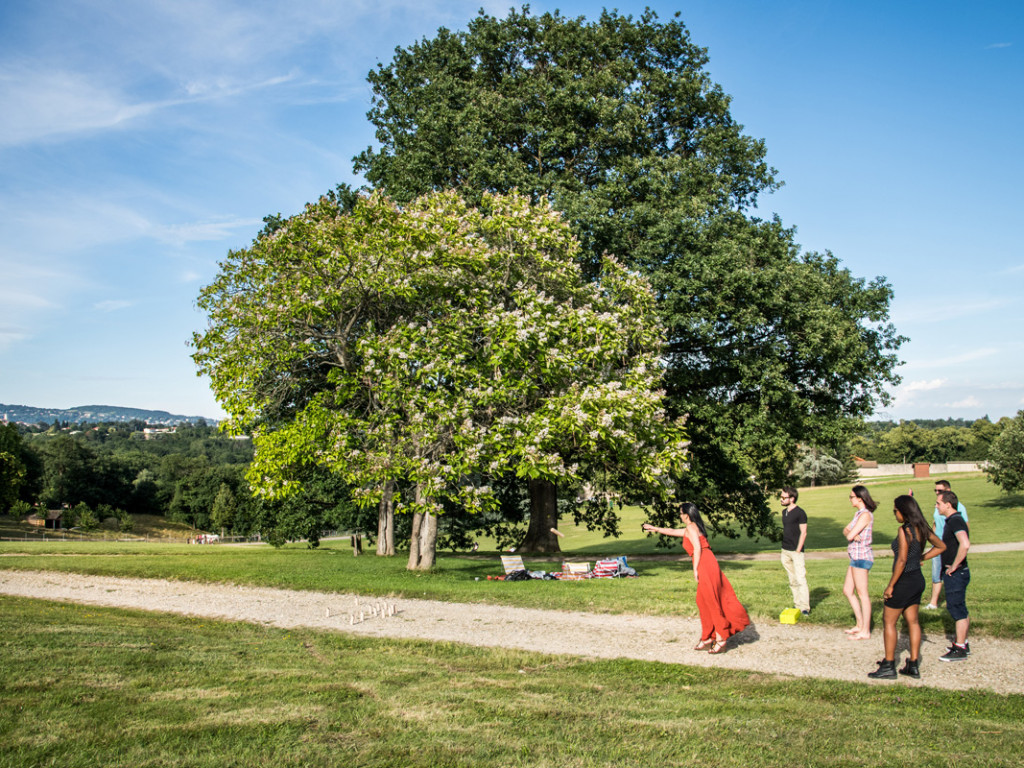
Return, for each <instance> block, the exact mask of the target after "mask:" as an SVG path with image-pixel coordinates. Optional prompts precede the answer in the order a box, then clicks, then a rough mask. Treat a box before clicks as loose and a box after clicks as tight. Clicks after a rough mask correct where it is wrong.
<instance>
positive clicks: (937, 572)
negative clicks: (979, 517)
mask: <svg viewBox="0 0 1024 768" xmlns="http://www.w3.org/2000/svg"><path fill="white" fill-rule="evenodd" d="M951 490H953V489H952V488H950V487H949V481H948V480H936V481H935V499H936V501H938V498H939V494H940V493H942V492H943V491H951ZM956 508H957V511H958V512H959V513H960V514H961V515H963V516H964V522H968V520H967V509H966V508H965V507H964V505H963V504H961V503H960V502H957V505H956ZM932 519H933V520H934V521H935V535H936V536H938V537H939V538H940V539H941V538H942V530H943V528H945V526H946V518H944V517H943V516H942V515H940V514H939V506H938V504H937V503H936V505H935V511H934V512H933V513H932ZM940 594H942V562H941V560H940V559H939V558H937V557H935V558H932V599H931V600H929V601H928V605H926V606H925V607H924V609H925V610H926V611H934V610H937V609H938V607H939V595H940Z"/></svg>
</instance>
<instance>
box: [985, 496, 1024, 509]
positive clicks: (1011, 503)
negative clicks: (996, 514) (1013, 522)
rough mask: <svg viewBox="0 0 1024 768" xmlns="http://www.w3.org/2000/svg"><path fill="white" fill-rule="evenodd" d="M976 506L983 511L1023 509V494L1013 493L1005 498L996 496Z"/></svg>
mask: <svg viewBox="0 0 1024 768" xmlns="http://www.w3.org/2000/svg"><path fill="white" fill-rule="evenodd" d="M977 506H979V507H982V508H984V509H1013V508H1018V509H1019V508H1021V507H1024V494H1022V493H1014V494H1010V495H1006V496H998V497H996V498H994V499H989V500H988V501H983V502H981V503H979V504H977Z"/></svg>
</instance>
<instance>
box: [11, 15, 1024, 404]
mask: <svg viewBox="0 0 1024 768" xmlns="http://www.w3.org/2000/svg"><path fill="white" fill-rule="evenodd" d="M511 5H512V4H511V3H509V2H481V0H472V1H470V2H461V1H460V0H448V1H444V2H430V0H415V1H411V0H374V2H368V1H367V0H346V1H341V0H339V1H337V2H332V1H330V0H291V2H287V3H281V2H264V1H263V0H250V1H248V2H242V1H241V0H239V1H238V2H233V1H230V0H174V1H173V2H172V1H171V0H165V1H156V0H133V2H128V3H126V2H114V1H113V0H53V1H52V2H47V3H40V2H36V1H35V0H6V2H5V3H3V4H2V6H0V402H3V403H17V404H24V405H34V406H41V407H53V408H66V407H71V406H77V405H86V404H109V405H123V406H131V407H137V408H154V409H163V410H168V411H171V412H174V413H183V414H187V415H203V416H208V417H214V418H219V417H220V416H222V411H221V410H220V408H219V406H218V405H217V403H216V401H215V400H214V398H213V396H212V394H211V393H210V391H209V387H208V385H207V382H206V381H205V380H203V379H200V378H198V377H196V375H195V368H194V365H193V363H192V360H191V358H190V356H189V352H190V350H189V347H188V341H189V339H190V337H191V334H192V332H193V331H194V330H198V329H200V328H202V327H203V324H204V318H203V316H202V315H201V313H199V312H198V310H197V309H196V307H195V298H196V296H197V294H198V291H199V288H200V286H202V285H204V284H205V283H207V282H209V281H210V280H211V279H212V278H213V276H214V275H215V274H216V271H217V263H218V261H219V260H220V259H222V258H223V257H224V255H225V254H226V253H227V251H228V249H230V248H239V247H244V246H246V245H247V244H248V243H249V242H250V241H251V239H252V237H253V236H254V234H255V233H256V232H257V231H258V230H259V228H260V226H261V219H262V218H263V216H265V215H267V214H269V213H277V212H281V213H284V214H291V213H295V212H297V211H299V210H301V208H302V206H303V205H304V204H305V203H306V202H307V201H309V200H312V199H315V198H316V197H318V196H319V195H320V194H322V193H323V192H325V191H326V190H328V189H330V188H332V187H334V186H335V185H336V184H337V183H338V182H342V181H346V182H350V183H353V184H356V185H358V184H359V183H361V180H360V179H358V178H357V177H355V176H353V174H352V162H351V158H352V157H353V156H354V155H355V154H357V153H358V152H360V151H361V150H362V149H364V148H365V147H366V146H368V145H369V144H371V143H372V141H373V133H372V130H371V129H370V126H369V124H368V122H367V121H366V117H365V115H366V111H367V109H368V108H369V100H370V91H369V87H368V86H367V84H366V81H365V76H366V73H367V71H369V70H370V69H371V68H372V67H373V66H374V65H375V64H376V63H377V62H382V61H383V62H386V61H388V60H390V58H391V55H392V53H393V51H394V49H395V47H396V46H406V45H409V44H411V43H413V42H414V41H416V40H418V39H420V38H422V37H425V36H432V35H433V34H434V32H436V30H437V28H438V27H440V26H447V27H449V28H458V27H462V26H464V25H465V23H466V22H467V21H468V20H469V19H470V18H472V16H474V15H475V13H476V11H477V10H478V9H479V8H480V7H481V6H482V7H484V8H485V9H486V10H487V11H489V12H491V13H492V14H495V15H504V14H505V12H506V10H507V9H508V8H509V7H510V6H511ZM645 5H646V4H645V3H632V2H625V3H619V4H617V5H615V6H612V7H617V8H618V9H619V10H620V11H621V12H623V13H634V14H639V13H640V12H642V10H643V8H644V6H645ZM650 6H651V7H652V8H654V9H655V10H656V11H657V12H658V13H659V15H660V16H661V18H663V19H668V18H671V16H672V14H674V13H675V12H676V11H677V10H678V11H681V13H682V16H681V18H682V20H683V21H684V23H685V24H686V25H687V27H688V28H689V30H690V32H691V35H692V38H693V40H694V42H696V43H697V44H699V45H702V46H705V47H707V48H708V49H709V54H710V57H711V63H710V66H709V70H710V72H711V75H712V77H713V78H714V79H715V81H716V82H718V83H719V84H721V86H722V87H723V89H724V90H725V91H726V93H729V94H731V95H732V96H733V99H734V100H733V108H732V111H733V115H734V117H735V118H736V119H737V120H738V121H739V122H740V123H742V124H743V125H744V126H745V127H746V132H747V133H748V134H750V135H752V136H755V137H758V138H763V139H764V140H765V141H766V143H767V147H768V159H769V161H770V163H771V164H772V165H773V166H774V167H775V168H776V169H777V170H778V172H779V177H780V178H781V179H782V180H783V181H784V182H785V186H784V187H783V188H782V189H781V190H780V191H779V192H777V193H775V194H773V195H771V196H769V197H767V198H765V199H763V200H762V203H761V214H762V215H765V216H768V215H771V214H772V213H778V214H779V215H780V216H781V217H782V219H783V221H784V222H785V223H787V224H788V225H794V226H796V228H797V232H798V236H797V240H798V242H800V243H801V244H802V246H803V247H804V249H805V250H817V251H823V250H826V249H827V250H831V251H832V252H833V253H834V254H835V255H836V256H837V257H838V258H840V259H841V260H842V262H843V263H844V265H845V266H846V267H848V268H849V269H850V270H851V271H852V272H853V273H854V274H855V275H857V276H860V277H864V278H868V279H870V278H873V277H875V276H880V275H881V276H885V277H886V278H887V279H888V280H889V281H890V283H891V284H892V286H893V288H894V290H895V300H894V302H893V306H892V318H893V320H894V322H895V323H896V325H897V327H898V329H899V331H900V332H901V333H902V334H903V335H905V336H908V337H910V339H911V341H910V342H909V343H907V344H906V345H905V346H904V347H903V349H902V351H901V358H902V359H903V360H904V361H905V364H904V365H903V366H902V367H901V369H900V372H901V374H902V376H903V378H904V382H903V384H902V385H901V386H900V387H899V388H898V389H897V390H895V391H894V396H895V402H894V404H893V405H891V406H889V407H887V408H886V409H885V410H883V411H880V412H879V413H878V414H877V416H878V417H880V418H894V419H901V418H945V417H960V418H979V417H981V416H983V415H986V414H987V415H989V416H990V417H992V418H993V419H996V418H999V417H1001V416H1012V415H1014V414H1015V413H1016V412H1017V411H1018V410H1019V409H1022V408H1024V340H1022V337H1024V334H1022V329H1024V301H1022V299H1024V248H1022V245H1021V243H1022V238H1021V237H1020V234H1019V232H1020V229H1021V226H1022V225H1021V224H1020V222H1021V221H1022V220H1024V216H1022V213H1021V208H1022V205H1021V204H1022V202H1024V199H1022V198H1024V195H1022V192H1021V183H1022V179H1024V152H1022V150H1021V136H1022V135H1024V130H1022V123H1024V119H1022V118H1024V58H1022V56H1024V35H1022V31H1024V5H1021V4H1020V3H1018V2H1012V1H1004V2H986V3H977V4H968V3H964V2H943V1H942V0H933V1H932V2H913V1H908V2H899V3H892V2H879V1H876V0H869V1H867V2H856V3H854V2H826V1H825V0H806V1H804V0H800V1H793V2H784V1H782V0H761V1H756V0H738V1H736V2H729V1H727V0H700V1H697V2H677V3H660V2H652V3H650ZM531 8H532V10H533V11H534V12H543V11H547V10H554V9H555V8H559V9H561V10H562V12H563V13H565V14H568V15H573V16H575V15H587V16H591V17H593V16H596V15H597V14H598V13H599V12H600V8H601V6H600V5H597V4H592V3H580V2H568V3H564V2H563V3H548V2H534V3H532V4H531ZM1014 222H1017V223H1016V224H1014Z"/></svg>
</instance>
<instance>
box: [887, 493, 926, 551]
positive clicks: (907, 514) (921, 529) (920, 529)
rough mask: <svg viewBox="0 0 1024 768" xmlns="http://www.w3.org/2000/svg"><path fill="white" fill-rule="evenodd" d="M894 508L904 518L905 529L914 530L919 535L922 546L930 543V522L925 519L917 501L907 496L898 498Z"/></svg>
mask: <svg viewBox="0 0 1024 768" xmlns="http://www.w3.org/2000/svg"><path fill="white" fill-rule="evenodd" d="M893 506H895V507H896V510H897V511H898V512H899V513H900V515H901V516H902V517H903V527H904V528H910V529H912V530H914V531H915V532H916V533H917V540H918V541H920V542H921V543H922V544H924V542H926V541H928V534H929V532H930V531H931V528H930V527H928V521H927V520H925V519H924V514H923V513H922V512H921V507H919V506H918V505H917V499H915V498H914V497H913V496H907V495H906V494H904V495H903V496H897V497H896V501H894V502H893Z"/></svg>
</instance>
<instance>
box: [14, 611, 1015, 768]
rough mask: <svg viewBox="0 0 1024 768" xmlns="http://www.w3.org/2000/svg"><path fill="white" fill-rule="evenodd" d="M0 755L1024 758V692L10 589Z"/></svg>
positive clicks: (120, 759)
mask: <svg viewBox="0 0 1024 768" xmlns="http://www.w3.org/2000/svg"><path fill="white" fill-rule="evenodd" d="M0 609H2V611H3V616H4V631H3V633H2V635H0V665H2V667H3V669H4V675H3V679H2V684H0V685H2V687H0V743H3V744H4V749H3V751H2V752H0V766H11V767H12V768H13V767H14V766H19V767H20V766H28V765H60V766H65V768H75V767H77V766H90V768H91V766H96V765H104V766H126V767H129V766H130V767H131V768H136V767H145V766H166V765H177V766H211V767H212V766H249V765H257V764H258V765H275V766H298V765H302V766H330V765H351V766H389V767H390V766H430V767H431V768H435V767H436V766H481V765H486V766H544V767H548V766H550V767H551V768H554V767H555V766H558V767H559V768H566V767H569V768H574V767H583V766H682V765H693V764H698V765H703V766H750V765H758V766H787V768H789V767H791V766H792V765H794V764H798V765H821V766H839V765H871V766H896V765H900V766H902V765H905V764H906V762H907V760H908V756H912V761H913V762H914V763H916V764H920V765H972V766H1016V765H1019V759H1020V754H1019V749H1020V744H1021V743H1022V741H1024V721H1022V720H1021V718H1020V713H1021V711H1024V697H1021V696H999V695H994V694H984V693H979V692H974V691H965V692H958V693H951V692H949V691H940V690H934V689H928V688H912V687H906V686H903V685H899V684H895V685H891V686H869V685H861V684H851V683H836V682H830V681H822V680H812V679H803V678H792V679H790V678H778V677H769V676H763V675H756V674H753V675H752V674H749V673H743V672H733V671H727V670H720V669H703V668H687V667H680V666H675V665H664V664H656V663H645V662H638V661H625V660H612V661H588V660H581V659H572V658H566V657H553V656H546V655H541V654H535V653H527V652H521V651H513V650H501V649H482V648H472V647H466V646H459V645H451V644H444V643H423V642H412V641H394V640H378V639H361V638H358V637H352V636H347V635H344V634H332V633H324V632H316V631H312V630H310V631H306V630H279V629H272V628H267V627H262V626H256V625H248V624H238V623H231V622H219V621H211V620H206V619H193V618H185V617H175V616H160V615H153V614H148V613H144V612H135V611H122V610H115V609H103V608H95V607H87V606H76V605H64V604H58V603H49V602H45V601H37V600H23V599H15V598H0Z"/></svg>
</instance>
